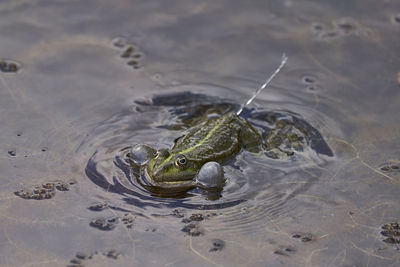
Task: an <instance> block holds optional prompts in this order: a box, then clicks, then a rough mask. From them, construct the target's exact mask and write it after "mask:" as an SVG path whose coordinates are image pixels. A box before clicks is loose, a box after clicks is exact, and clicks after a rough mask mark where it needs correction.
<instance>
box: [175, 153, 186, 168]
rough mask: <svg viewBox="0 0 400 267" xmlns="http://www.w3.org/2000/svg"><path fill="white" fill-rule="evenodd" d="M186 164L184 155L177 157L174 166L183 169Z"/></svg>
mask: <svg viewBox="0 0 400 267" xmlns="http://www.w3.org/2000/svg"><path fill="white" fill-rule="evenodd" d="M186 163H187V160H186V157H185V156H184V155H179V156H178V157H177V158H176V161H175V165H176V166H177V167H180V168H182V167H185V166H186Z"/></svg>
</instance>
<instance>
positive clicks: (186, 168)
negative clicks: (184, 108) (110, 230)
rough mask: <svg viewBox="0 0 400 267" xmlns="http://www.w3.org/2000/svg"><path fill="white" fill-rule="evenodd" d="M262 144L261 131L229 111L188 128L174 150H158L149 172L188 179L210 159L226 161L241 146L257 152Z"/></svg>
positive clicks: (157, 176)
mask: <svg viewBox="0 0 400 267" xmlns="http://www.w3.org/2000/svg"><path fill="white" fill-rule="evenodd" d="M263 146H265V144H264V143H263V138H262V136H261V134H259V133H258V132H257V130H256V129H255V128H254V127H253V126H252V125H251V124H250V123H249V122H248V121H246V120H245V119H243V118H241V117H239V116H238V115H237V114H236V113H234V112H228V113H226V114H223V115H222V116H220V117H218V118H212V119H209V120H206V121H204V122H203V123H200V124H199V125H197V126H195V127H193V128H192V129H189V131H188V133H187V134H186V135H183V136H181V137H179V138H177V139H176V140H175V144H174V146H173V147H172V149H171V150H169V151H168V150H166V149H160V150H158V151H157V152H156V153H155V156H154V158H153V159H151V160H150V161H149V163H148V164H147V168H146V171H147V174H148V175H149V176H150V177H151V178H152V179H153V180H154V181H156V182H162V183H171V182H183V181H188V180H192V179H193V178H194V177H195V176H196V175H197V173H198V172H199V170H200V169H201V167H202V166H203V165H204V164H205V163H207V162H217V163H219V164H224V163H226V162H227V161H229V160H230V159H232V158H233V157H234V156H236V155H237V154H238V153H239V152H240V151H241V150H242V148H244V149H247V150H248V151H251V152H254V153H257V152H260V151H261V150H262V149H263Z"/></svg>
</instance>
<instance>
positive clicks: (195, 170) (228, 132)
mask: <svg viewBox="0 0 400 267" xmlns="http://www.w3.org/2000/svg"><path fill="white" fill-rule="evenodd" d="M286 61H287V57H286V56H285V55H283V57H282V61H281V64H280V66H279V67H278V68H277V69H276V70H275V72H274V73H273V74H272V75H271V76H270V77H269V79H268V80H267V81H266V82H265V83H264V84H263V85H262V86H261V87H260V88H258V90H257V91H256V92H255V94H254V95H253V96H252V97H251V98H250V99H249V100H248V101H247V102H246V103H245V104H243V105H242V106H241V108H240V109H239V110H238V111H237V112H236V113H235V112H228V113H226V114H224V115H221V116H220V117H218V118H212V119H208V120H206V121H204V122H202V123H200V124H199V125H197V126H195V127H193V128H191V129H189V130H188V133H187V134H186V135H184V136H181V137H179V138H177V139H176V140H175V144H174V146H173V147H172V149H171V150H169V151H168V150H166V149H160V150H158V151H154V152H155V153H154V156H153V157H152V158H151V159H150V160H149V161H148V162H147V166H146V168H145V170H146V173H147V176H148V177H149V178H150V179H152V180H153V181H155V182H156V183H157V184H164V185H173V184H180V183H185V182H186V183H187V182H190V181H193V180H194V178H195V177H196V176H197V175H198V174H199V173H201V177H203V178H200V180H201V179H203V180H207V181H208V182H207V184H210V183H209V181H210V180H211V181H212V180H213V179H215V180H218V179H219V180H221V177H214V176H215V175H214V174H210V173H221V171H211V172H210V171H209V170H208V169H207V171H202V168H203V166H206V165H207V166H208V164H207V163H209V162H213V163H214V165H213V166H216V168H220V167H219V165H221V164H224V163H225V162H227V161H229V160H230V159H232V158H234V157H235V156H236V155H237V154H238V153H239V152H240V151H241V149H242V148H244V149H246V150H248V151H250V152H255V153H257V152H259V151H261V150H263V149H265V144H264V142H263V138H262V136H261V135H260V134H259V133H258V132H257V130H256V129H255V128H254V127H253V126H252V125H251V124H250V123H249V122H247V121H246V120H245V119H243V118H241V117H239V115H240V113H241V112H242V110H243V108H244V107H245V106H246V105H249V104H250V103H251V102H252V100H253V99H254V98H255V97H256V96H257V94H258V93H259V92H260V91H261V90H263V89H264V88H265V87H266V86H267V85H268V84H269V83H270V82H271V80H272V79H273V78H274V76H275V75H276V74H277V73H278V72H279V71H280V70H281V68H282V67H283V66H284V65H285V63H286ZM212 168H214V167H212ZM203 169H204V168H203ZM203 173H206V175H205V176H204V175H203ZM210 175H211V177H208V176H210ZM212 175H214V176H212ZM199 176H200V175H199ZM219 176H220V175H219ZM211 184H216V185H218V184H221V183H218V182H216V183H211Z"/></svg>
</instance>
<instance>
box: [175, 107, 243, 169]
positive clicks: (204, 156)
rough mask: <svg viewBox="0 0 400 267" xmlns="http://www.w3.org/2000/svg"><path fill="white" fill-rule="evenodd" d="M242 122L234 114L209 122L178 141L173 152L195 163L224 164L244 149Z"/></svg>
mask: <svg viewBox="0 0 400 267" xmlns="http://www.w3.org/2000/svg"><path fill="white" fill-rule="evenodd" d="M242 120H243V119H241V118H239V117H238V116H237V115H236V114H235V113H233V112H230V113H227V114H224V115H222V116H221V117H219V118H215V119H210V120H207V121H205V122H204V123H202V124H200V125H198V126H197V127H195V128H193V129H192V130H190V131H189V133H188V134H186V135H185V136H182V137H180V138H179V139H177V140H176V143H175V145H174V147H173V148H172V151H173V153H174V154H175V153H176V154H178V153H182V154H185V156H186V157H188V158H190V159H191V160H195V161H201V162H203V161H204V162H206V161H217V162H223V161H225V160H226V159H227V158H230V157H231V156H232V155H235V154H237V153H239V151H240V149H241V147H242V144H241V137H240V132H241V129H242V127H243V125H244V124H243V121H242Z"/></svg>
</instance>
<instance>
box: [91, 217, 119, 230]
mask: <svg viewBox="0 0 400 267" xmlns="http://www.w3.org/2000/svg"><path fill="white" fill-rule="evenodd" d="M118 222H119V218H118V217H108V218H98V219H94V220H93V221H91V222H90V224H89V225H90V226H92V227H94V228H97V229H99V230H102V231H111V230H113V229H114V228H115V227H116V226H117V224H118Z"/></svg>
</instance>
